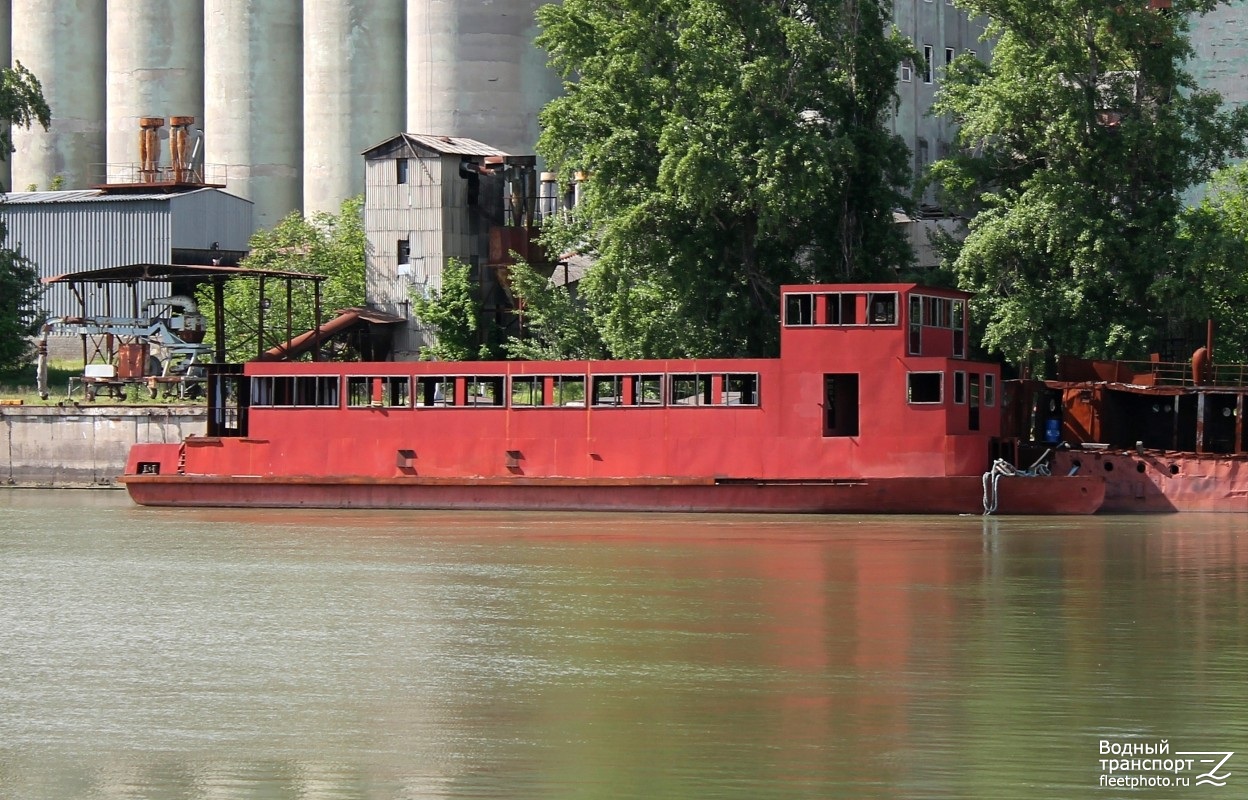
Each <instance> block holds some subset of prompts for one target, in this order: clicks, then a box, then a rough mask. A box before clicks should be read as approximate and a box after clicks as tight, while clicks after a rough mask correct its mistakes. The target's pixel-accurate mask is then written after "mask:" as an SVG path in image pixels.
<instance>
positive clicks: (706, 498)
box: [121, 475, 1105, 515]
mask: <svg viewBox="0 0 1248 800" xmlns="http://www.w3.org/2000/svg"><path fill="white" fill-rule="evenodd" d="M121 480H122V482H123V483H125V484H126V488H127V489H128V490H129V492H130V496H131V498H132V499H133V500H134V501H135V502H136V503H139V504H140V505H149V506H217V507H220V506H225V507H277V508H291V507H311V508H408V509H447V508H451V509H474V510H505V509H506V510H544V511H552V510H565V511H687V512H748V513H820V514H981V513H983V496H984V487H983V482H982V480H981V479H980V478H977V477H965V476H959V477H931V478H872V479H864V480H857V481H843V482H840V481H811V482H801V481H785V482H751V481H733V482H722V483H715V482H711V481H707V482H692V481H670V482H662V481H652V482H646V483H642V482H638V481H626V480H618V481H611V480H598V481H591V480H558V479H547V480H542V479H530V480H523V479H521V480H508V479H480V480H434V479H420V478H395V479H383V480H365V479H358V478H344V479H334V478H259V477H250V476H247V477H219V476H211V477H209V476H193V475H192V476H187V475H127V476H125V477H123V478H122V479H121ZM1104 492H1105V481H1104V480H1102V479H1101V478H1099V477H1073V478H1022V477H1011V478H1002V479H1001V480H1000V481H999V483H998V497H999V504H998V508H997V513H998V514H1025V515H1033V514H1034V515H1041V514H1092V513H1095V512H1096V511H1097V510H1098V509H1099V508H1100V506H1101V502H1102V499H1103V497H1104Z"/></svg>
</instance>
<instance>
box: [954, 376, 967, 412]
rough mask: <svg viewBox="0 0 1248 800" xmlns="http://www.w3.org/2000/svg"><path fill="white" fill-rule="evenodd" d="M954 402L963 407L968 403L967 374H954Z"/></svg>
mask: <svg viewBox="0 0 1248 800" xmlns="http://www.w3.org/2000/svg"><path fill="white" fill-rule="evenodd" d="M953 402H955V403H958V404H959V405H961V404H962V403H965V402H966V373H965V372H961V371H959V372H955V373H953Z"/></svg>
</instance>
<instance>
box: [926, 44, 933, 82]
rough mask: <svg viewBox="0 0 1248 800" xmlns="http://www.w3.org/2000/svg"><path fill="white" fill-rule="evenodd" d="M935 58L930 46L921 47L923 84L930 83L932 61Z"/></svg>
mask: <svg viewBox="0 0 1248 800" xmlns="http://www.w3.org/2000/svg"><path fill="white" fill-rule="evenodd" d="M935 57H936V51H935V50H934V49H933V48H932V46H931V45H930V44H925V45H923V82H924V83H931V82H932V59H933V58H935Z"/></svg>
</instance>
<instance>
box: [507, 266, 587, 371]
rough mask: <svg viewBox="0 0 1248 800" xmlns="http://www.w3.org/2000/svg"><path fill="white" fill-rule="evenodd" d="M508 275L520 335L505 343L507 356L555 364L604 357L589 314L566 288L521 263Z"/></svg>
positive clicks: (512, 268) (513, 267)
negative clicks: (517, 316)
mask: <svg viewBox="0 0 1248 800" xmlns="http://www.w3.org/2000/svg"><path fill="white" fill-rule="evenodd" d="M509 274H510V281H511V291H512V294H513V295H514V296H515V297H516V298H517V302H518V305H519V316H520V321H521V326H522V329H523V331H522V333H523V335H522V336H519V337H516V336H513V337H511V338H510V339H509V340H508V341H507V342H506V344H505V349H506V352H507V355H508V356H509V357H511V358H519V359H527V360H531V361H555V360H563V359H593V358H603V357H604V356H605V355H606V347H605V346H604V345H603V342H602V337H601V336H599V335H598V329H597V328H595V327H594V321H593V319H592V318H591V317H590V316H589V312H588V311H587V310H586V309H585V307H584V306H583V305H582V304H580V303H578V302H577V300H576V298H575V297H573V296H572V294H571V293H570V292H569V291H568V289H567V287H566V286H555V285H554V284H553V283H551V282H550V279H549V278H547V277H546V276H544V275H542V274H541V273H539V272H537V271H536V270H534V269H533V268H532V267H531V266H529V265H528V264H526V263H524V262H519V263H517V264H514V265H513V266H512V267H511V268H510V270H509Z"/></svg>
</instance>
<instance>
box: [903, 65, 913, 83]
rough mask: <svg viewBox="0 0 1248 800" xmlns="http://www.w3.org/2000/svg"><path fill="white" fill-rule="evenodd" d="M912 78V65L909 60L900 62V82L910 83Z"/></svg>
mask: <svg viewBox="0 0 1248 800" xmlns="http://www.w3.org/2000/svg"><path fill="white" fill-rule="evenodd" d="M912 80H914V65H913V64H911V63H910V62H909V61H903V62H901V82H902V83H910V82H911V81H912Z"/></svg>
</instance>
